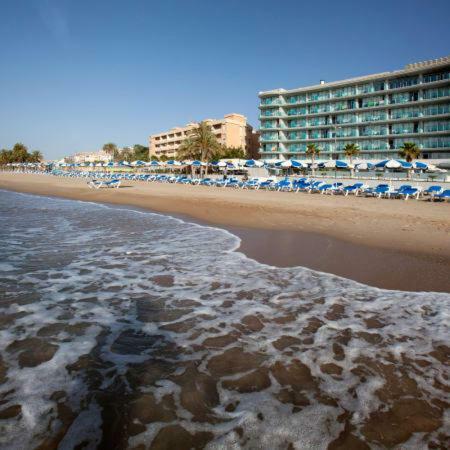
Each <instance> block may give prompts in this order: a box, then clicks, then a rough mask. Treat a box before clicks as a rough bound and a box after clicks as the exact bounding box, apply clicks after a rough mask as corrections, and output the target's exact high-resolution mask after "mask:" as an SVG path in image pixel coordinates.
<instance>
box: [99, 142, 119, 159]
mask: <svg viewBox="0 0 450 450" xmlns="http://www.w3.org/2000/svg"><path fill="white" fill-rule="evenodd" d="M102 148H103V151H104V152H105V153H106V154H107V155H109V157H110V158H111V159H115V158H117V156H118V152H119V149H118V148H117V145H116V144H114V142H108V143H107V144H105V145H104V146H103V147H102Z"/></svg>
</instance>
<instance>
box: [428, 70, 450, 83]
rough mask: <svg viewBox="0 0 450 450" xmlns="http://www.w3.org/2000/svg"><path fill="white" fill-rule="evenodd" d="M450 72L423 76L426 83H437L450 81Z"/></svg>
mask: <svg viewBox="0 0 450 450" xmlns="http://www.w3.org/2000/svg"><path fill="white" fill-rule="evenodd" d="M449 79H450V72H439V73H428V74H425V75H424V76H423V82H424V83H434V82H435V81H442V80H449Z"/></svg>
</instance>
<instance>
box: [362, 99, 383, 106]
mask: <svg viewBox="0 0 450 450" xmlns="http://www.w3.org/2000/svg"><path fill="white" fill-rule="evenodd" d="M383 104H384V97H382V96H376V97H367V98H363V99H362V105H361V106H362V108H370V107H372V106H380V105H383Z"/></svg>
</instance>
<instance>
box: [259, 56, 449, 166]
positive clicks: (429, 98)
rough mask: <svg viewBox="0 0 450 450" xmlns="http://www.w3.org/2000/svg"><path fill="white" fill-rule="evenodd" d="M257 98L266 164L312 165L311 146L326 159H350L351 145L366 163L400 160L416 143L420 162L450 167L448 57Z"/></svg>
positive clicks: (271, 93)
mask: <svg viewBox="0 0 450 450" xmlns="http://www.w3.org/2000/svg"><path fill="white" fill-rule="evenodd" d="M259 97H260V122H261V126H260V131H261V136H260V153H261V156H262V158H264V159H272V158H279V159H288V158H296V159H306V156H305V150H306V146H307V145H308V144H311V143H314V144H316V145H317V146H318V147H319V148H320V149H321V153H320V157H321V158H322V159H331V158H333V159H338V158H339V159H344V155H343V148H344V147H345V145H346V144H349V143H355V144H357V145H358V147H359V149H360V152H361V153H360V155H359V158H360V159H368V160H370V159H374V160H380V159H384V158H398V151H399V148H400V147H401V146H402V145H403V143H404V142H415V143H416V144H417V145H418V146H419V147H420V149H421V151H422V155H421V159H426V160H433V162H435V163H438V164H439V163H444V162H445V161H446V162H448V163H450V57H446V58H440V59H437V60H432V61H425V62H420V63H415V64H408V65H407V66H405V68H404V69H402V70H397V71H394V72H384V73H379V74H375V75H369V76H363V77H358V78H352V79H348V80H343V81H336V82H331V83H325V82H324V81H321V82H320V84H318V85H315V86H309V87H303V88H299V89H292V90H285V89H276V90H273V91H266V92H260V94H259Z"/></svg>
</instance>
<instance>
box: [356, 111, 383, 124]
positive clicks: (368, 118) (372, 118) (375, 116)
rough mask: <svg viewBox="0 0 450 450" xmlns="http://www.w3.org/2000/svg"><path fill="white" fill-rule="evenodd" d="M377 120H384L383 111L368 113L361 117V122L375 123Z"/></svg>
mask: <svg viewBox="0 0 450 450" xmlns="http://www.w3.org/2000/svg"><path fill="white" fill-rule="evenodd" d="M378 120H386V112H385V111H373V112H368V113H364V114H363V115H362V116H361V122H376V121H378Z"/></svg>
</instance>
